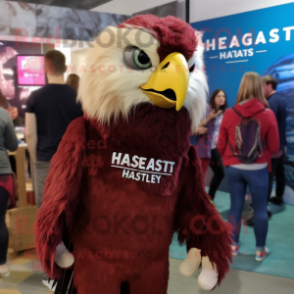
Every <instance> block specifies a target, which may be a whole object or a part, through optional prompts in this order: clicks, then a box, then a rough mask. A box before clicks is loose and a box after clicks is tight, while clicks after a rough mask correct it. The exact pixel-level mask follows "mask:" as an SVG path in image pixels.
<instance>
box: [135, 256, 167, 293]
mask: <svg viewBox="0 0 294 294" xmlns="http://www.w3.org/2000/svg"><path fill="white" fill-rule="evenodd" d="M168 277H169V261H168V259H166V260H161V261H157V262H154V263H153V264H152V265H151V266H150V267H149V268H148V269H147V270H146V271H145V272H142V273H141V274H140V277H139V278H137V279H134V280H132V281H130V294H166V293H167V284H168Z"/></svg>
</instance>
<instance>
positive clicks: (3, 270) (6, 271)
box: [0, 264, 10, 278]
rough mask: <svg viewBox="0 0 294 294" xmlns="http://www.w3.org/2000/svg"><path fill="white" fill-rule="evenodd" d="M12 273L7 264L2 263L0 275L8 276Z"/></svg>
mask: <svg viewBox="0 0 294 294" xmlns="http://www.w3.org/2000/svg"><path fill="white" fill-rule="evenodd" d="M9 275H10V271H9V269H8V266H7V264H3V265H0V277H1V278H7V277H9Z"/></svg>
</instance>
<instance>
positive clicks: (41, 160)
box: [25, 50, 83, 289]
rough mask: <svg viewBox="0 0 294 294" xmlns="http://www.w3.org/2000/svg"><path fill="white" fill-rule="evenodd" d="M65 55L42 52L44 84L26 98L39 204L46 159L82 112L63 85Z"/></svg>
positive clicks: (47, 164)
mask: <svg viewBox="0 0 294 294" xmlns="http://www.w3.org/2000/svg"><path fill="white" fill-rule="evenodd" d="M66 70H67V67H66V62H65V56H64V55H63V54H62V53H61V52H60V51H57V50H52V51H49V52H47V53H46V55H45V71H46V75H47V78H48V85H46V86H44V87H42V88H40V89H38V90H36V91H34V92H32V94H31V95H30V97H29V98H28V100H27V107H26V114H25V132H26V140H27V144H28V149H29V153H30V157H31V160H32V162H33V163H34V165H35V194H36V203H37V206H38V207H40V206H41V203H42V198H43V189H44V185H45V180H46V177H47V174H48V171H49V167H50V160H51V158H52V157H53V155H54V154H55V152H56V151H57V148H58V145H59V143H60V141H61V138H62V137H63V135H64V133H65V131H66V129H67V127H68V125H69V124H70V123H71V121H73V120H74V119H76V118H78V117H80V116H82V115H83V113H82V110H81V106H80V105H79V104H77V102H76V96H77V92H76V91H75V90H74V89H73V88H71V87H70V86H69V85H65V81H64V73H65V72H66ZM42 282H43V284H44V285H46V286H47V287H49V288H50V289H51V288H52V286H53V281H52V280H51V281H50V280H49V279H48V277H47V275H44V277H43V281H42Z"/></svg>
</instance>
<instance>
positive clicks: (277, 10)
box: [191, 3, 294, 205]
mask: <svg viewBox="0 0 294 294" xmlns="http://www.w3.org/2000/svg"><path fill="white" fill-rule="evenodd" d="M191 13H193V12H191ZM293 15H294V3H290V4H285V5H280V6H274V7H270V8H265V9H260V10H255V11H250V12H245V13H240V14H236V15H231V16H226V17H221V18H217V19H211V20H207V21H201V22H196V23H192V24H191V25H192V26H193V27H194V28H195V29H196V30H198V31H203V32H204V35H203V46H205V48H206V50H205V65H206V67H205V68H204V69H201V70H205V71H206V73H207V76H208V81H209V87H210V93H212V92H213V91H214V90H215V89H223V90H224V91H225V92H226V94H227V98H228V103H229V106H230V107H231V106H233V105H234V103H235V100H236V96H237V92H238V89H239V85H240V81H241V78H242V76H243V74H244V73H245V72H248V71H255V72H257V73H259V74H260V75H261V76H263V75H268V74H270V75H272V76H274V77H275V78H276V79H277V80H278V88H277V91H278V92H280V94H282V96H283V97H284V99H285V101H286V110H287V118H286V120H287V130H286V136H287V148H288V152H287V156H286V159H285V172H286V178H287V187H286V191H285V195H284V200H285V201H286V202H287V203H289V204H293V205H294V17H293Z"/></svg>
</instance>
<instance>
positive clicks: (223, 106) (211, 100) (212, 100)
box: [209, 89, 228, 112]
mask: <svg viewBox="0 0 294 294" xmlns="http://www.w3.org/2000/svg"><path fill="white" fill-rule="evenodd" d="M219 92H223V93H224V94H225V98H226V101H225V104H224V105H222V106H221V107H220V109H219V110H222V111H223V112H225V110H226V109H227V107H228V103H227V94H226V92H225V91H224V90H222V89H217V90H215V91H213V93H212V94H211V96H210V99H209V105H210V106H211V108H212V109H214V110H217V107H216V104H215V97H216V96H217V95H218V93H219Z"/></svg>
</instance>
